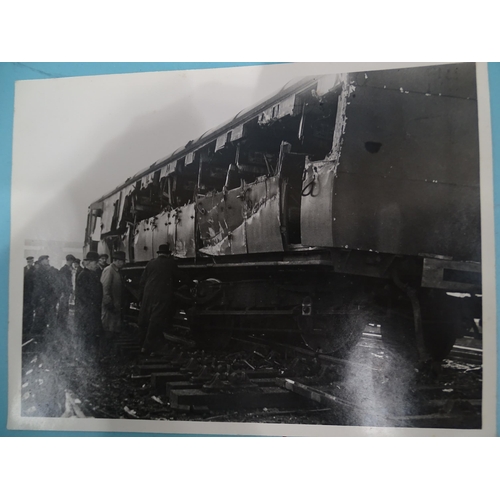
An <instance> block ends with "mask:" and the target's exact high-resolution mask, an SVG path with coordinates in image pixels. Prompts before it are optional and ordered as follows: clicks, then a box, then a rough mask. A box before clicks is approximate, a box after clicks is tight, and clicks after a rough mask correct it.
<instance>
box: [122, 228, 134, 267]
mask: <svg viewBox="0 0 500 500" xmlns="http://www.w3.org/2000/svg"><path fill="white" fill-rule="evenodd" d="M131 234H132V226H128V227H127V230H126V231H125V233H123V234H122V235H121V237H120V239H121V247H122V248H121V250H122V251H123V252H125V259H126V260H127V262H131V260H132V259H131V258H130V237H131Z"/></svg>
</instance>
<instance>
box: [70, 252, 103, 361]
mask: <svg viewBox="0 0 500 500" xmlns="http://www.w3.org/2000/svg"><path fill="white" fill-rule="evenodd" d="M98 260H99V254H98V253H97V252H88V253H87V255H86V256H85V259H84V262H85V268H84V269H83V270H82V272H81V273H80V274H79V275H78V276H77V278H76V287H75V323H76V329H77V336H78V337H79V340H80V344H81V347H82V348H83V351H84V352H83V355H84V356H87V357H91V358H93V357H95V356H96V354H97V346H98V342H99V338H100V336H101V335H102V324H101V304H102V285H101V282H100V280H99V276H98V274H97V268H98V267H99V264H98Z"/></svg>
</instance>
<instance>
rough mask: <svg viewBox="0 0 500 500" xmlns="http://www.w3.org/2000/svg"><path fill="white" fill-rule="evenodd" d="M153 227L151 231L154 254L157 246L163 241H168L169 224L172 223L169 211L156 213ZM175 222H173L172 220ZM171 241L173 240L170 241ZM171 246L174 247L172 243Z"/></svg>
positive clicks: (163, 242)
mask: <svg viewBox="0 0 500 500" xmlns="http://www.w3.org/2000/svg"><path fill="white" fill-rule="evenodd" d="M155 219H156V222H155V226H156V227H155V228H154V231H153V254H154V255H156V252H157V251H158V247H159V246H160V245H163V244H165V243H170V242H169V241H168V231H169V225H171V224H172V222H171V220H170V212H168V211H164V212H161V213H160V214H158V215H157V216H156V217H155ZM174 224H175V222H174ZM172 243H173V242H172ZM171 248H174V247H173V245H172V246H171Z"/></svg>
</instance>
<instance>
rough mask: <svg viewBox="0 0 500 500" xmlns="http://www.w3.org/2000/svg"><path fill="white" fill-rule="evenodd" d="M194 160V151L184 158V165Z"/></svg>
mask: <svg viewBox="0 0 500 500" xmlns="http://www.w3.org/2000/svg"><path fill="white" fill-rule="evenodd" d="M193 161H194V151H191V152H190V153H188V154H187V155H186V157H185V159H184V165H190V164H191V163H193Z"/></svg>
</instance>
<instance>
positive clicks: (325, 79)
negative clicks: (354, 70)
mask: <svg viewBox="0 0 500 500" xmlns="http://www.w3.org/2000/svg"><path fill="white" fill-rule="evenodd" d="M339 85H342V75H340V74H334V75H325V76H322V77H320V78H318V86H317V87H316V91H315V92H316V95H317V96H318V97H322V96H324V95H325V94H328V92H330V91H331V90H333V89H335V87H338V86H339Z"/></svg>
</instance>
